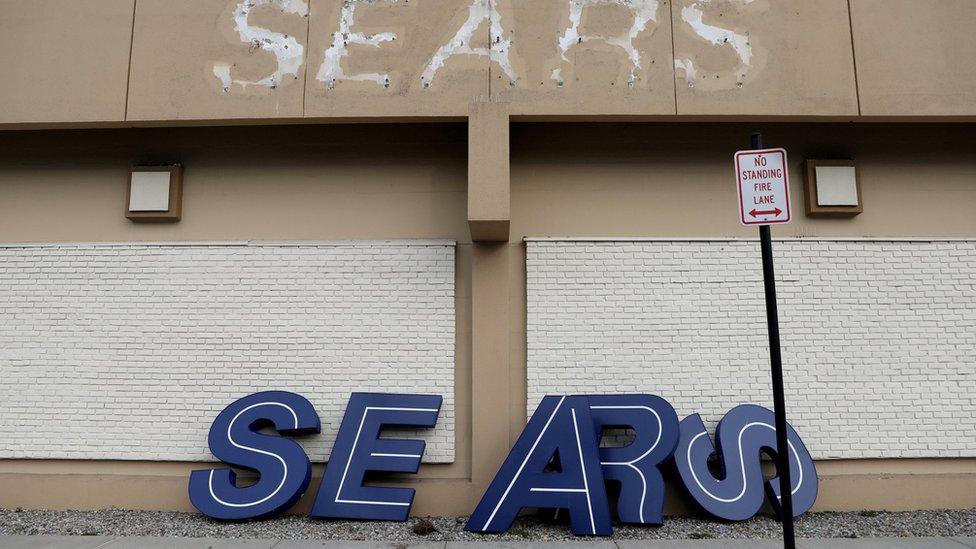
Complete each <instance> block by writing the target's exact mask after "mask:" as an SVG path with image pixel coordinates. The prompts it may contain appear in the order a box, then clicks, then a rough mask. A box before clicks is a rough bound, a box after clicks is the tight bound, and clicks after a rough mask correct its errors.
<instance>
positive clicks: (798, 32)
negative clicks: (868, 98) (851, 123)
mask: <svg viewBox="0 0 976 549" xmlns="http://www.w3.org/2000/svg"><path fill="white" fill-rule="evenodd" d="M672 21H673V25H674V59H675V89H676V93H677V105H678V111H677V112H678V114H684V115H791V116H802V115H817V116H848V115H849V116H856V115H857V114H858V109H857V95H856V93H857V92H856V90H855V83H854V56H853V52H852V49H851V36H850V24H849V18H848V12H847V2H846V0H755V1H753V2H741V1H737V0H718V1H715V2H708V3H706V2H702V1H701V0H674V7H673V10H672Z"/></svg>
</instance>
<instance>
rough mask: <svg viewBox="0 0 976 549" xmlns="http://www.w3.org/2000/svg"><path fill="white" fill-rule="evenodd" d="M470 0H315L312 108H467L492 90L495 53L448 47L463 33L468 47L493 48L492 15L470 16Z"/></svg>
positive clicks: (389, 112) (368, 111)
mask: <svg viewBox="0 0 976 549" xmlns="http://www.w3.org/2000/svg"><path fill="white" fill-rule="evenodd" d="M470 5H471V0H438V1H436V2H423V1H421V2H393V1H390V0H380V1H377V2H359V1H356V2H343V1H340V0H311V8H312V15H311V18H310V30H309V40H308V44H309V48H308V49H309V57H308V59H309V65H308V67H309V68H308V78H307V84H306V90H305V115H306V116H308V117H337V116H338V117H376V116H395V117H413V116H442V117H443V116H452V117H460V116H467V114H468V109H469V105H470V103H471V102H472V101H474V100H476V99H478V98H484V97H487V96H488V66H489V60H488V56H487V55H479V54H476V53H457V54H456V55H449V53H450V52H448V51H446V50H441V48H442V46H447V45H449V44H450V43H451V41H452V39H453V38H454V37H455V35H456V34H458V33H461V34H459V36H460V37H462V38H464V43H465V47H466V48H469V49H473V50H479V49H480V50H483V51H484V52H487V48H488V26H489V24H488V20H487V18H486V19H484V20H480V19H479V18H477V17H474V18H473V19H472V21H473V22H469V18H470V17H471V16H472V14H474V13H475V12H474V10H469V7H470ZM468 28H470V32H469V33H468V34H465V33H464V32H463V29H468ZM336 33H340V34H341V36H343V37H344V39H340V40H336V36H335V35H336ZM468 36H470V38H471V39H470V40H468V39H467V38H468Z"/></svg>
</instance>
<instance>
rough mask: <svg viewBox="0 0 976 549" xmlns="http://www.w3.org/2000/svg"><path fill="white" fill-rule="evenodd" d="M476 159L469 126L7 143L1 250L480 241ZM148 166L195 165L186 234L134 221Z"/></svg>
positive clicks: (65, 137)
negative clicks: (130, 212) (131, 196)
mask: <svg viewBox="0 0 976 549" xmlns="http://www.w3.org/2000/svg"><path fill="white" fill-rule="evenodd" d="M466 147H467V144H466V139H465V131H464V126H463V125H460V124H456V125H435V124H431V125H395V126H374V125H360V126H341V125H337V126H312V127H291V126H277V127H264V128H260V127H239V128H233V127H230V128H206V129H205V128H199V129H193V128H183V129H168V130H167V129H146V130H90V131H81V132H77V131H75V132H70V131H69V132H61V133H58V134H56V135H51V134H47V135H45V134H43V133H35V132H29V133H8V134H5V135H0V165H2V166H3V168H2V169H0V189H3V193H4V197H5V198H4V200H3V201H0V239H2V240H3V241H5V242H21V241H32V242H36V241H129V240H248V239H258V240H345V239H388V238H451V239H454V240H457V241H459V242H470V237H469V233H468V226H467V216H466V210H467V193H466V173H467V166H466V162H465V155H466ZM144 161H155V162H173V161H180V162H182V163H183V164H184V177H183V206H184V208H183V220H182V221H180V222H179V223H161V224H137V223H132V222H130V221H128V220H127V219H125V217H124V216H123V214H124V211H123V210H124V206H125V204H124V202H125V191H126V182H127V175H128V168H129V166H131V165H132V164H133V163H136V162H144ZM364 167H368V169H365V170H364ZM52 196H56V197H58V198H59V199H58V200H51V199H50V198H51V197H52Z"/></svg>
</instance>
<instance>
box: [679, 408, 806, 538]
mask: <svg viewBox="0 0 976 549" xmlns="http://www.w3.org/2000/svg"><path fill="white" fill-rule="evenodd" d="M774 425H775V421H774V419H773V412H771V411H770V410H768V409H766V408H763V407H762V406H756V405H753V404H743V405H741V406H736V407H735V408H733V409H731V410H729V412H728V413H726V414H725V416H724V417H723V418H722V420H721V421H720V422H719V424H718V430H717V431H716V433H715V438H716V439H717V441H718V450H716V449H715V448H714V447H713V446H712V442H711V441H710V440H709V438H708V433H707V432H706V431H705V426H704V424H703V423H702V420H701V417H700V416H699V415H698V414H692V415H690V416H688V417H686V418H685V419H683V420H682V421H681V439H680V441H679V442H678V448H677V449H676V450H675V452H674V461H675V465H677V467H678V472H679V473H680V475H681V480H682V481H683V482H684V485H685V488H687V489H688V492H689V493H690V494H691V497H692V498H694V500H695V501H696V502H698V504H699V505H701V506H702V508H703V509H705V511H707V512H709V513H711V514H712V515H715V516H716V517H719V518H722V519H725V520H734V521H738V520H746V519H749V518H751V517H752V516H754V515H755V514H756V513H757V512H758V511H759V509H760V507H762V503H763V486H764V485H765V489H766V491H767V492H768V493H769V497H770V501H771V503H772V506H773V510H774V511H776V513H777V514H781V512H782V511H781V509H780V506H779V481H778V480H777V478H773V479H770V480H769V481H768V482H766V481H765V480H764V479H763V473H762V468H761V463H760V458H761V454H762V453H763V452H766V453H768V454H770V455H773V456H775V455H776V428H775V427H774ZM787 427H788V432H787V439H788V441H789V446H790V481H791V484H792V486H793V490H792V494H793V515H794V516H799V515H801V514H802V513H804V512H806V511H807V510H809V509H810V508H811V507H813V503H814V501H816V499H817V471H816V469H815V468H814V465H813V458H811V457H810V453H809V452H808V451H807V448H806V446H804V445H803V441H802V440H800V436H799V435H797V434H796V431H794V430H793V427H790V426H787ZM716 451H717V453H718V456H719V459H720V464H721V468H722V471H723V473H722V474H721V475H720V478H721V480H719V479H717V478H715V476H713V474H712V473H711V472H710V471H709V468H708V459H709V457H710V456H711V455H712V454H713V453H715V452H716Z"/></svg>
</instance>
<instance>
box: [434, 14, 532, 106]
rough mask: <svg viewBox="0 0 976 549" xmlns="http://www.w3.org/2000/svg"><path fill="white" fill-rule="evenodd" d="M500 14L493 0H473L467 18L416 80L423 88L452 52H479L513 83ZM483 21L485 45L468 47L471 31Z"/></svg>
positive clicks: (452, 54) (507, 47)
mask: <svg viewBox="0 0 976 549" xmlns="http://www.w3.org/2000/svg"><path fill="white" fill-rule="evenodd" d="M501 19H502V18H501V15H500V14H499V13H498V6H497V5H496V0H473V1H472V3H471V6H470V7H469V8H468V19H467V20H466V21H465V22H464V24H463V25H461V28H460V29H458V31H457V33H455V34H454V37H453V38H451V40H450V41H449V42H448V43H446V44H444V45H443V46H441V47H440V48H438V49H437V52H435V53H434V55H433V56H432V57H431V58H430V61H428V62H427V67H426V68H425V69H424V72H423V74H421V76H420V82H421V83H422V84H423V86H424V88H429V87H430V85H431V84H432V83H433V82H434V76H436V75H437V71H439V70H440V69H441V67H443V66H444V63H445V62H446V61H447V60H448V59H449V58H451V57H453V56H455V55H483V56H488V58H489V59H490V60H491V61H493V62H495V63H498V65H499V66H500V67H501V68H502V70H503V71H505V75H506V76H508V79H509V83H510V84H511V85H514V84H515V82H516V80H517V79H516V77H515V70H514V69H513V68H512V62H511V60H510V59H509V56H508V51H509V50H510V49H511V47H512V41H511V40H509V39H507V38H505V37H504V35H505V29H504V28H502V23H501ZM485 21H487V22H488V24H489V36H490V37H491V44H490V46H489V47H487V48H472V47H471V40H472V38H473V37H474V33H475V31H476V30H478V27H480V26H481V25H482V24H483V23H484V22H485Z"/></svg>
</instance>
